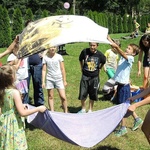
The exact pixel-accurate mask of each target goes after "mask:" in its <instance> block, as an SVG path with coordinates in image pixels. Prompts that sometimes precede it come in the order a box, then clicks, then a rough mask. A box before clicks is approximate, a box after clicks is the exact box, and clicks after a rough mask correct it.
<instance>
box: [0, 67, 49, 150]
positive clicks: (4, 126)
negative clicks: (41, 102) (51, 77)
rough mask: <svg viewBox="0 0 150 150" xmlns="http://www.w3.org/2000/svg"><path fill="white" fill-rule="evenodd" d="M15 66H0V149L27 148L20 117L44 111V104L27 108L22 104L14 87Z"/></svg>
mask: <svg viewBox="0 0 150 150" xmlns="http://www.w3.org/2000/svg"><path fill="white" fill-rule="evenodd" d="M15 74H16V73H15V68H14V67H13V66H10V65H4V66H2V67H0V83H1V84H0V114H1V115H0V134H1V135H0V142H1V144H0V149H7V150H15V149H21V150H25V149H27V142H26V137H25V131H24V121H23V119H22V118H21V116H22V117H24V116H27V115H30V114H33V113H35V112H38V111H39V112H44V111H45V110H46V107H45V106H40V107H36V108H33V109H30V110H28V109H27V108H26V107H25V105H23V104H22V100H21V96H20V93H19V91H18V90H17V89H15V88H14V86H13V83H14V81H15Z"/></svg>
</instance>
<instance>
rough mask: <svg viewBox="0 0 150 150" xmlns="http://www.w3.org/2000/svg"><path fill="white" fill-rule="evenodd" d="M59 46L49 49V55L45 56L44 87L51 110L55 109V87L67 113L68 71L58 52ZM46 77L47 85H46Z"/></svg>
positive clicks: (43, 69)
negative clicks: (66, 87) (66, 88)
mask: <svg viewBox="0 0 150 150" xmlns="http://www.w3.org/2000/svg"><path fill="white" fill-rule="evenodd" d="M56 51H57V47H51V48H49V49H48V52H47V55H45V56H44V57H43V62H42V64H43V68H42V87H43V88H46V89H47V92H48V104H49V107H50V110H51V111H54V88H56V89H57V90H58V93H59V95H60V98H61V102H62V106H63V109H64V112H65V113H67V111H68V110H67V99H66V93H65V86H66V85H67V82H66V72H65V67H64V59H63V57H62V56H61V55H60V54H58V53H56ZM45 79H46V85H45Z"/></svg>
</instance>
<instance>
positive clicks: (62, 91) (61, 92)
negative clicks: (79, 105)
mask: <svg viewBox="0 0 150 150" xmlns="http://www.w3.org/2000/svg"><path fill="white" fill-rule="evenodd" d="M58 93H59V96H60V98H61V103H62V106H63V109H64V112H65V113H67V112H68V107H67V98H66V93H65V89H58Z"/></svg>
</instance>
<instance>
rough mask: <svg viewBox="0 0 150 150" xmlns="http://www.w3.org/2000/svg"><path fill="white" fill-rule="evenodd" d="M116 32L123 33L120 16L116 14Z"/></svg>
mask: <svg viewBox="0 0 150 150" xmlns="http://www.w3.org/2000/svg"><path fill="white" fill-rule="evenodd" d="M118 33H123V25H122V18H121V16H120V15H119V16H118Z"/></svg>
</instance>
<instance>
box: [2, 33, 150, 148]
mask: <svg viewBox="0 0 150 150" xmlns="http://www.w3.org/2000/svg"><path fill="white" fill-rule="evenodd" d="M108 40H109V41H110V42H111V50H109V51H108V52H106V53H105V54H103V53H102V52H100V51H99V50H98V45H99V44H98V43H95V42H90V43H89V48H86V49H83V50H82V51H81V53H80V55H79V62H80V66H81V73H82V77H81V80H80V88H79V97H78V99H79V100H80V101H81V110H80V111H79V112H78V113H86V112H88V113H91V112H92V111H93V106H94V102H95V101H97V100H98V91H99V84H100V78H99V74H100V71H101V69H102V68H103V66H104V70H105V71H106V73H107V75H108V78H109V80H108V81H107V82H106V83H105V85H104V88H103V91H106V92H110V91H111V90H112V89H113V88H114V86H115V85H117V90H116V91H117V93H116V96H117V100H118V104H121V103H124V102H125V101H126V100H130V101H131V102H132V101H133V100H134V99H136V98H138V97H143V96H145V95H148V94H149V92H150V88H148V89H147V87H148V82H147V80H146V79H147V78H148V75H149V64H150V63H149V62H150V61H149V58H150V56H149V49H150V35H149V34H146V35H143V36H142V37H141V40H140V47H139V46H137V45H136V44H132V43H131V44H129V45H128V46H127V48H126V50H125V51H123V50H122V49H121V48H120V43H119V42H118V41H114V40H111V38H110V37H109V36H108ZM18 42H19V39H18V36H17V37H16V39H15V40H14V41H13V43H12V44H11V45H10V46H9V47H8V49H7V50H6V51H5V52H3V53H1V54H0V58H1V57H4V56H6V55H7V54H9V53H11V52H12V53H13V54H11V55H10V56H9V57H8V59H7V62H8V64H6V65H2V66H1V67H0V83H1V84H0V108H1V109H0V112H1V116H0V121H1V131H2V132H1V148H3V149H17V148H18V149H21V148H22V149H27V144H26V138H25V132H24V124H23V120H22V117H24V116H27V115H30V114H32V113H35V112H38V111H40V112H44V111H45V110H46V109H47V108H46V107H45V106H44V95H43V91H42V88H46V89H47V93H48V104H49V108H50V110H51V111H54V88H56V89H57V90H58V93H59V96H60V99H61V105H62V107H63V110H64V112H65V113H67V112H68V108H67V98H66V93H65V86H66V85H67V82H66V72H65V67H64V59H63V57H62V56H61V55H60V54H58V53H57V47H49V48H48V50H47V51H46V53H44V54H43V55H42V58H41V54H34V55H32V56H30V57H29V58H22V59H19V60H18V59H17V58H16V56H15V55H16V53H17V49H18ZM143 53H144V54H145V55H144V60H143V67H144V88H145V89H146V90H145V91H143V92H142V93H141V94H140V95H138V96H134V97H131V94H130V85H129V81H130V72H131V68H132V65H133V62H134V57H135V56H136V55H138V54H139V61H138V62H139V66H138V68H139V71H138V75H140V74H141V70H140V68H141V60H142V55H143ZM118 54H119V55H120V56H121V57H120V60H119V62H117V61H118V58H119V57H118ZM107 58H108V59H107ZM108 60H109V61H110V62H109V61H108ZM106 62H107V63H106ZM111 62H113V63H111ZM106 64H107V65H106ZM23 69H26V70H27V71H26V73H23V74H22V72H23V71H22V70H23ZM31 76H32V79H33V88H34V102H35V106H36V107H35V108H34V109H27V105H26V104H27V103H28V102H29V100H28V99H26V94H27V95H28V92H29V86H30V84H29V83H30V77H31ZM17 89H18V90H17ZM20 93H21V94H20ZM21 96H22V97H21ZM88 96H89V107H88V111H86V99H87V97H88ZM149 102H150V100H149V98H148V97H147V98H145V99H144V100H143V101H141V102H138V103H136V104H133V105H131V106H130V107H129V109H128V111H130V112H132V116H133V117H134V119H135V122H134V126H133V128H132V130H136V129H137V128H138V127H139V126H140V125H141V124H142V123H143V120H142V119H141V118H140V117H138V115H137V114H136V113H135V109H136V108H137V107H139V106H142V105H144V104H147V103H149ZM17 112H18V113H19V114H18V113H17ZM127 114H128V112H127ZM6 116H7V117H6ZM6 118H7V121H5V120H6ZM148 119H149V120H150V112H149V113H148V114H147V116H146V118H145V120H144V123H143V126H142V130H143V132H144V133H145V135H146V137H147V139H148V141H149V142H150V136H149V133H150V130H149V128H148V125H147V124H148V123H149V122H147V121H148ZM16 120H17V121H16ZM125 120H126V116H125V117H124V118H123V119H122V121H121V127H120V129H119V130H118V131H117V132H115V135H116V136H122V135H124V134H125V133H127V129H126V125H125ZM5 125H7V130H6V128H5ZM11 126H14V127H15V128H14V129H15V131H14V130H13V131H12V130H11ZM8 129H10V130H8ZM6 134H7V135H8V136H6ZM12 139H13V140H12Z"/></svg>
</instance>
